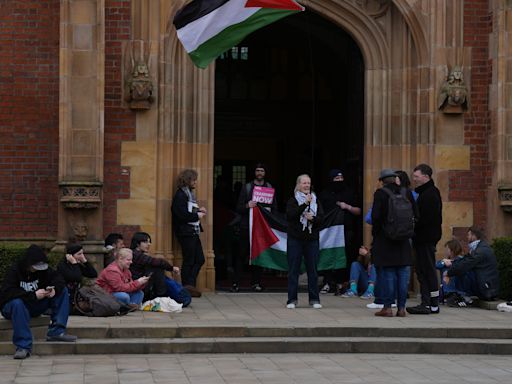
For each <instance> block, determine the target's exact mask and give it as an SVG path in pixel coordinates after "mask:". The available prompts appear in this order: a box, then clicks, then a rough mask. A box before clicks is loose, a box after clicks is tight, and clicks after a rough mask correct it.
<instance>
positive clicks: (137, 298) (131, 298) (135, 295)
mask: <svg viewBox="0 0 512 384" xmlns="http://www.w3.org/2000/svg"><path fill="white" fill-rule="evenodd" d="M112 296H114V297H115V299H116V300H117V301H119V302H120V303H121V304H125V305H128V304H139V305H140V304H141V303H142V299H143V298H144V292H142V291H134V292H112Z"/></svg>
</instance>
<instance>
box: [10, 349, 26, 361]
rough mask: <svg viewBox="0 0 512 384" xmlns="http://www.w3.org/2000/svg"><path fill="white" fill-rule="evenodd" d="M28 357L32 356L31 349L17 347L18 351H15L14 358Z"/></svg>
mask: <svg viewBox="0 0 512 384" xmlns="http://www.w3.org/2000/svg"><path fill="white" fill-rule="evenodd" d="M27 357H30V351H29V350H28V349H24V348H16V352H14V356H13V357H12V358H13V359H16V360H23V359H26V358H27Z"/></svg>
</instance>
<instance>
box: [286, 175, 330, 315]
mask: <svg viewBox="0 0 512 384" xmlns="http://www.w3.org/2000/svg"><path fill="white" fill-rule="evenodd" d="M323 216H324V211H323V209H322V206H321V205H320V202H319V201H317V198H316V195H315V193H314V192H311V178H310V177H309V176H308V175H306V174H304V175H300V176H299V177H297V183H296V185H295V193H294V196H293V197H292V198H290V200H288V203H287V204H286V219H287V221H288V240H287V252H288V301H287V302H286V307H287V308H289V309H293V308H295V307H296V306H297V304H298V287H299V273H300V267H301V264H302V258H304V264H305V265H306V272H307V274H308V294H309V305H311V306H312V307H313V308H315V309H319V308H322V305H321V304H320V297H319V295H318V274H317V269H316V268H317V264H318V257H319V252H320V251H319V238H320V236H319V232H320V231H319V227H320V224H321V222H322V220H323Z"/></svg>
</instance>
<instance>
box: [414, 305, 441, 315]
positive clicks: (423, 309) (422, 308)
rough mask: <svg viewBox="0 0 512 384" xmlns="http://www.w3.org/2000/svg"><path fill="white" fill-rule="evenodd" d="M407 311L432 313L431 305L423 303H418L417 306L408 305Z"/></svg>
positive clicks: (420, 313) (419, 313) (423, 313)
mask: <svg viewBox="0 0 512 384" xmlns="http://www.w3.org/2000/svg"><path fill="white" fill-rule="evenodd" d="M438 310H439V307H438ZM406 311H407V312H408V313H410V314H411V315H430V314H431V313H432V312H431V311H430V307H427V306H426V305H423V304H419V305H416V306H415V307H407V308H406Z"/></svg>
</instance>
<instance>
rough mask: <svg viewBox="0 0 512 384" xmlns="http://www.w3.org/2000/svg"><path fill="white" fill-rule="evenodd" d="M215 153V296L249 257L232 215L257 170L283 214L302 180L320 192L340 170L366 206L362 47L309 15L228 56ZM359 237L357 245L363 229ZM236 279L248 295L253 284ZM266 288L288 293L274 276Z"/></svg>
mask: <svg viewBox="0 0 512 384" xmlns="http://www.w3.org/2000/svg"><path fill="white" fill-rule="evenodd" d="M214 143H215V144H214V188H215V191H214V219H213V220H214V239H213V241H214V251H215V258H216V262H215V266H216V277H217V282H218V288H219V289H227V288H229V287H230V286H231V279H232V276H231V275H232V274H233V273H234V272H233V271H234V269H235V268H234V264H235V263H236V262H237V260H240V259H245V260H247V257H248V255H244V253H246V252H244V249H245V247H244V246H243V245H242V246H240V244H238V241H239V237H238V236H237V231H236V230H235V231H233V228H232V225H231V226H230V225H229V224H228V221H227V219H229V218H230V217H231V216H230V215H229V213H228V212H226V210H236V201H237V199H238V195H239V193H240V192H239V191H240V187H241V186H242V185H244V184H245V183H246V182H250V181H251V180H252V179H253V178H254V165H255V164H256V163H257V162H263V163H264V164H265V166H266V167H267V175H266V178H267V180H268V181H269V182H270V183H271V184H272V185H273V186H274V187H275V189H276V196H277V202H278V207H279V211H280V212H284V209H285V204H286V200H287V199H288V198H289V197H290V196H291V194H292V191H293V188H294V184H295V179H296V177H297V175H299V174H302V173H308V174H310V175H311V176H312V179H313V184H314V188H315V190H316V191H321V190H322V189H323V188H324V187H325V186H326V183H327V182H328V177H327V174H328V171H329V170H330V169H332V168H341V169H343V172H344V175H345V179H346V181H347V183H349V184H350V186H351V187H352V188H353V189H354V190H355V191H356V195H357V196H358V199H359V201H358V205H359V206H362V180H363V159H364V155H363V148H364V61H363V56H362V53H361V51H360V50H359V47H358V46H357V44H356V42H355V41H354V40H353V38H352V37H351V36H350V35H349V34H348V33H346V32H345V31H344V30H343V29H341V28H339V27H338V26H336V25H335V24H333V23H331V22H330V21H328V20H326V19H325V18H323V17H321V16H319V15H318V14H316V13H314V12H312V11H310V10H307V11H305V12H302V13H299V14H296V15H293V16H291V17H288V18H285V19H283V20H281V21H280V22H278V23H275V24H272V25H270V26H268V27H266V28H264V29H262V30H259V31H257V32H256V33H254V34H252V35H251V36H249V37H248V38H246V39H245V40H244V41H243V42H241V43H240V44H239V45H238V46H236V47H233V48H232V49H231V50H229V51H227V52H225V53H224V54H223V55H221V57H220V58H218V59H217V61H216V69H215V139H214ZM356 233H357V234H358V236H357V238H358V239H360V238H361V234H362V229H361V223H360V222H359V223H358V225H357V230H356ZM241 238H243V236H242V237H241ZM359 241H360V240H358V242H359ZM352 257H353V256H352V255H351V258H352ZM239 279H240V281H241V288H242V289H243V288H248V287H249V286H250V281H249V277H248V274H245V276H244V277H241V278H240V277H239ZM237 280H238V279H237ZM262 281H263V284H264V285H266V286H267V287H268V288H270V289H272V288H274V289H279V288H284V287H286V275H285V274H283V273H278V272H276V271H270V270H268V271H264V276H263V280H262Z"/></svg>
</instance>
